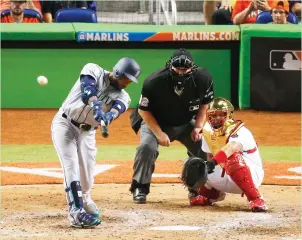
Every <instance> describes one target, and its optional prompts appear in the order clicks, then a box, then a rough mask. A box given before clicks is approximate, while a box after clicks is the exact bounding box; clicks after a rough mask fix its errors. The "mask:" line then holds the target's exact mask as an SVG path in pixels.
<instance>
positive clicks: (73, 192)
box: [65, 181, 83, 209]
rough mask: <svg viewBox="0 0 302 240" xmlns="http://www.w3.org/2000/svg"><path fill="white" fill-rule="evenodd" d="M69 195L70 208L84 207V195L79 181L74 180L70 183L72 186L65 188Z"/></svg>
mask: <svg viewBox="0 0 302 240" xmlns="http://www.w3.org/2000/svg"><path fill="white" fill-rule="evenodd" d="M65 192H66V195H67V201H68V204H69V209H73V208H78V209H82V208H83V196H82V188H81V183H80V182H79V181H73V182H71V184H70V187H68V188H66V189H65Z"/></svg>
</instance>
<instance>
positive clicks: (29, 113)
mask: <svg viewBox="0 0 302 240" xmlns="http://www.w3.org/2000/svg"><path fill="white" fill-rule="evenodd" d="M56 111H57V110H48V109H47V110H32V109H30V110H19V109H18V110H17V109H16V110H7V109H3V110H2V112H1V120H2V123H1V133H2V144H52V142H51V136H50V125H51V121H52V119H53V117H54V115H55V113H56ZM130 112H131V111H127V112H126V113H125V114H123V115H121V117H120V119H119V120H118V121H114V122H113V123H112V126H111V127H110V129H109V131H110V133H111V134H110V137H109V138H108V139H104V138H102V137H101V135H100V134H99V135H97V144H102V143H104V144H106V145H108V144H114V145H136V144H138V141H139V136H137V135H135V133H134V132H133V131H132V130H131V128H130V127H129V126H130V120H129V115H130ZM235 118H236V119H240V120H242V121H244V122H245V123H246V126H247V127H248V128H249V129H250V130H251V131H252V132H253V134H254V137H255V139H256V140H257V143H258V144H259V145H260V146H261V145H267V146H300V145H301V136H300V129H301V115H300V113H276V112H258V111H250V110H249V111H236V112H235ZM20 133H21V134H20ZM173 144H174V143H173ZM175 144H177V143H175Z"/></svg>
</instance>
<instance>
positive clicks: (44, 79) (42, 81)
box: [37, 76, 48, 86]
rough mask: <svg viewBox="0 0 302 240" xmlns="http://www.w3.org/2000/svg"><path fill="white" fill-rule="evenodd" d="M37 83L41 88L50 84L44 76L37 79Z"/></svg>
mask: <svg viewBox="0 0 302 240" xmlns="http://www.w3.org/2000/svg"><path fill="white" fill-rule="evenodd" d="M37 81H38V83H39V84H40V85H41V86H44V85H46V84H47V83H48V80H47V77H44V76H39V77H38V78H37Z"/></svg>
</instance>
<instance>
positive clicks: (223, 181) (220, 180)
mask: <svg viewBox="0 0 302 240" xmlns="http://www.w3.org/2000/svg"><path fill="white" fill-rule="evenodd" d="M253 155H254V156H253ZM259 159H260V158H259V154H258V151H257V152H256V153H252V154H249V158H245V157H244V161H245V163H246V165H247V166H248V167H249V169H250V171H251V175H252V179H253V182H254V184H255V187H256V188H259V187H260V186H261V184H262V181H263V178H264V170H263V168H262V165H261V164H259V161H261V159H260V160H259ZM221 175H222V168H221V167H220V165H217V166H216V167H215V169H214V172H213V173H211V174H209V175H208V181H207V182H206V184H205V186H206V187H213V188H215V189H217V190H219V191H221V192H225V193H235V194H241V193H242V190H241V189H240V188H239V187H238V186H237V184H236V183H234V181H233V180H232V178H231V177H230V176H229V175H228V174H226V173H225V174H224V176H223V177H221Z"/></svg>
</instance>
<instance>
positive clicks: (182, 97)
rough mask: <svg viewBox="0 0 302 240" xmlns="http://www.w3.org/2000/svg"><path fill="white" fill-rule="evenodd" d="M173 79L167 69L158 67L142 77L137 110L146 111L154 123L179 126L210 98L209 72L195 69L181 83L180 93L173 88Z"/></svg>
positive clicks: (187, 120)
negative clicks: (181, 90)
mask: <svg viewBox="0 0 302 240" xmlns="http://www.w3.org/2000/svg"><path fill="white" fill-rule="evenodd" d="M175 86H176V82H175V80H173V79H172V77H171V75H170V73H169V70H168V69H166V68H162V69H160V70H158V71H156V72H154V73H152V74H151V75H150V76H148V77H147V78H146V80H145V81H144V84H143V88H142V93H141V98H140V101H139V109H140V110H143V111H150V112H151V113H152V114H153V116H154V117H155V119H156V120H157V122H158V124H159V125H160V126H161V127H162V126H179V125H182V124H186V123H188V122H189V121H190V120H191V119H192V118H193V117H194V116H195V115H196V113H197V111H198V109H199V107H200V105H203V104H208V103H209V102H211V100H212V99H213V98H214V91H213V81H212V77H211V74H210V73H209V72H208V71H207V70H206V69H204V68H198V69H197V70H195V71H194V72H193V74H192V77H191V78H190V79H189V80H187V81H186V82H185V84H184V89H183V92H182V94H179V95H178V94H177V93H176V91H175Z"/></svg>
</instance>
